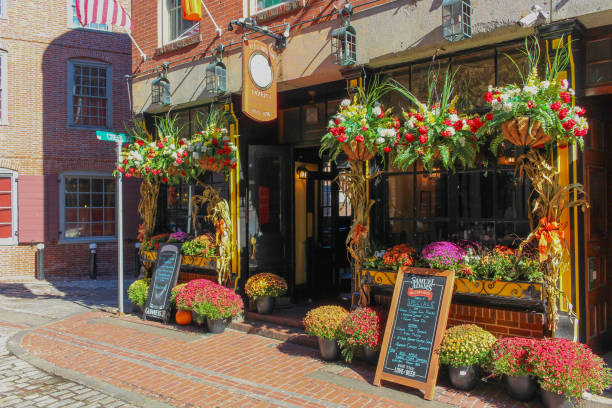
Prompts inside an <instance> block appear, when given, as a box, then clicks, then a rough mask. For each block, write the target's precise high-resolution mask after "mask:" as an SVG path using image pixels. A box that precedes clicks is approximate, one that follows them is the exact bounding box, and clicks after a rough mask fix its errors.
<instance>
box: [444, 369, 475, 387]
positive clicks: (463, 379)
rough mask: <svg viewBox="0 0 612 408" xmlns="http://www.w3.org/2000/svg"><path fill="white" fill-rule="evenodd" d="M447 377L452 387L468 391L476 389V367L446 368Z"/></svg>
mask: <svg viewBox="0 0 612 408" xmlns="http://www.w3.org/2000/svg"><path fill="white" fill-rule="evenodd" d="M448 376H449V377H450V382H451V384H452V385H453V387H455V388H457V389H459V390H464V391H469V390H473V389H474V388H476V386H477V385H478V367H477V366H473V365H471V366H462V367H451V366H448Z"/></svg>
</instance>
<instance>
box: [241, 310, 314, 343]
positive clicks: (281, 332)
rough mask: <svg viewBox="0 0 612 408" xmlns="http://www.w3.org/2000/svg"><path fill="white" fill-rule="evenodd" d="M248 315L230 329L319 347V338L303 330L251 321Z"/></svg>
mask: <svg viewBox="0 0 612 408" xmlns="http://www.w3.org/2000/svg"><path fill="white" fill-rule="evenodd" d="M248 315H249V313H247V319H246V320H242V321H233V322H232V323H230V325H229V327H230V328H232V329H234V330H238V331H242V332H245V333H249V334H257V335H259V336H264V337H268V338H271V339H275V340H280V341H286V342H290V343H294V344H299V345H302V346H306V347H313V348H317V347H319V346H318V343H317V338H316V337H314V336H309V335H307V334H306V332H304V330H302V329H299V328H296V327H292V326H288V325H280V324H274V323H270V322H264V321H257V320H251V319H250V318H249V317H248Z"/></svg>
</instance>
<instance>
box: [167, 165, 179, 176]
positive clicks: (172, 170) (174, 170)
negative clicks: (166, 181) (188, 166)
mask: <svg viewBox="0 0 612 408" xmlns="http://www.w3.org/2000/svg"><path fill="white" fill-rule="evenodd" d="M178 174H179V170H178V168H176V167H174V166H170V167H168V175H169V176H178Z"/></svg>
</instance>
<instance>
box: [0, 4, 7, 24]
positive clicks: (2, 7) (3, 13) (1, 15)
mask: <svg viewBox="0 0 612 408" xmlns="http://www.w3.org/2000/svg"><path fill="white" fill-rule="evenodd" d="M0 19H3V20H7V19H8V0H0Z"/></svg>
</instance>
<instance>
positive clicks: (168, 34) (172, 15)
mask: <svg viewBox="0 0 612 408" xmlns="http://www.w3.org/2000/svg"><path fill="white" fill-rule="evenodd" d="M162 17H163V22H162V25H163V36H164V38H163V43H164V44H167V43H169V42H172V41H176V40H180V39H182V38H185V37H189V36H191V35H195V34H198V33H199V32H200V22H199V21H191V20H185V19H183V2H182V0H165V7H164V8H163V16H162Z"/></svg>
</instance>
